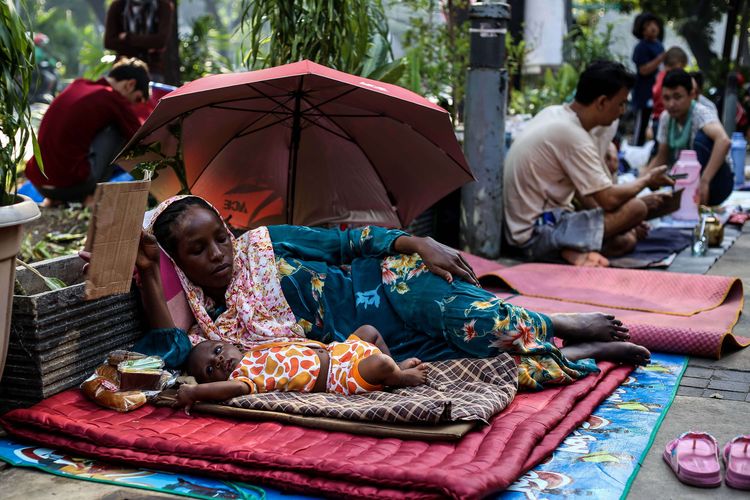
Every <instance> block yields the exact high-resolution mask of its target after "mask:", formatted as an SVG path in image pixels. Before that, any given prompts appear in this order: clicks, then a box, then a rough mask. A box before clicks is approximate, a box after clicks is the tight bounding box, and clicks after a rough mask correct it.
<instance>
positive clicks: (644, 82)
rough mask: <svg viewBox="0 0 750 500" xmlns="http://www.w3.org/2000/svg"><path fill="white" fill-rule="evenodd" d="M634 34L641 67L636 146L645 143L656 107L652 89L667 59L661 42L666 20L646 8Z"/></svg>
mask: <svg viewBox="0 0 750 500" xmlns="http://www.w3.org/2000/svg"><path fill="white" fill-rule="evenodd" d="M633 36H635V37H636V38H638V39H639V40H640V41H639V42H638V44H637V45H636V46H635V49H633V62H634V63H635V67H636V70H637V71H636V77H635V86H633V96H632V97H633V110H634V111H635V114H636V115H635V130H634V131H633V139H634V143H635V145H636V146H642V145H643V143H644V141H645V139H646V128H647V127H648V123H649V117H650V116H651V110H652V107H653V103H652V91H651V89H652V87H653V85H654V83H655V82H656V74H657V72H658V71H659V65H660V64H661V63H662V61H663V60H664V46H663V45H662V43H661V40H663V39H664V22H663V21H662V20H661V19H659V18H658V17H656V16H655V15H653V14H651V13H649V12H644V13H642V14H640V15H638V16H637V17H636V18H635V22H634V23H633Z"/></svg>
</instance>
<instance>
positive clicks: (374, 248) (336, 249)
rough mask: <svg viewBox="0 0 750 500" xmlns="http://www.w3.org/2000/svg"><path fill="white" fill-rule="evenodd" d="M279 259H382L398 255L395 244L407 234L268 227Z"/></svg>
mask: <svg viewBox="0 0 750 500" xmlns="http://www.w3.org/2000/svg"><path fill="white" fill-rule="evenodd" d="M268 232H269V235H270V236H271V242H272V243H273V251H274V253H275V254H276V255H277V256H278V257H292V258H299V259H302V260H316V261H323V262H326V263H328V264H331V265H335V266H338V265H342V264H350V263H351V261H352V260H353V259H355V258H357V257H374V258H382V257H386V256H388V255H393V254H394V253H397V252H396V251H395V249H394V248H393V242H394V241H395V240H396V239H397V238H399V237H400V236H404V235H407V233H406V232H404V231H401V230H400V229H385V228H382V227H377V226H365V227H359V228H352V229H346V230H339V229H324V228H317V227H306V226H268Z"/></svg>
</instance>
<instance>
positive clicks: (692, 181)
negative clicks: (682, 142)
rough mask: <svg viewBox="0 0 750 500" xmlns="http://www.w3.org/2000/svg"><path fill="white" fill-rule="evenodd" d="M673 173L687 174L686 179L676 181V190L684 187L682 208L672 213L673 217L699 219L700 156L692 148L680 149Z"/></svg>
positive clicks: (690, 219)
mask: <svg viewBox="0 0 750 500" xmlns="http://www.w3.org/2000/svg"><path fill="white" fill-rule="evenodd" d="M672 174H687V177H686V178H684V179H677V180H676V181H675V185H674V189H675V191H677V190H679V189H684V191H683V193H682V198H681V199H680V208H679V210H677V211H676V212H674V213H673V214H672V218H673V219H678V220H689V221H698V220H699V219H700V216H699V215H698V205H697V204H696V203H695V199H696V198H697V192H698V186H699V184H700V179H701V164H700V163H699V162H698V156H697V155H696V154H695V151H693V150H692V149H683V150H682V151H680V158H679V159H678V160H677V163H675V164H674V167H672Z"/></svg>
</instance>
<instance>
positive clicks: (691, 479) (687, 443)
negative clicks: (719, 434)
mask: <svg viewBox="0 0 750 500" xmlns="http://www.w3.org/2000/svg"><path fill="white" fill-rule="evenodd" d="M662 456H663V457H664V461H665V462H667V463H668V464H669V465H670V467H672V470H673V471H674V473H675V475H677V479H679V480H680V481H682V482H683V483H685V484H689V485H691V486H700V487H701V488H715V487H717V486H720V485H721V465H720V464H719V443H718V442H717V441H716V438H714V437H713V436H712V435H710V434H707V433H705V432H692V431H691V432H686V433H685V434H683V435H681V436H680V437H678V438H677V439H674V440H672V441H670V442H669V444H667V446H666V448H665V449H664V454H663V455H662Z"/></svg>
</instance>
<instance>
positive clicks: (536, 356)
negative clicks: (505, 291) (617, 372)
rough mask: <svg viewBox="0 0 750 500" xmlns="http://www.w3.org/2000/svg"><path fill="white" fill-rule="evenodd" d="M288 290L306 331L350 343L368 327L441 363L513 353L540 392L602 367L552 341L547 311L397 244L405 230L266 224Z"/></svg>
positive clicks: (401, 355)
mask: <svg viewBox="0 0 750 500" xmlns="http://www.w3.org/2000/svg"><path fill="white" fill-rule="evenodd" d="M268 230H269V233H270V236H271V241H272V243H273V250H274V254H275V256H276V263H277V266H278V269H279V275H280V277H281V287H282V290H283V292H284V296H285V297H286V299H287V302H288V303H289V306H290V307H291V309H292V312H294V315H295V316H296V318H297V320H298V323H299V324H300V325H302V327H303V328H304V330H305V333H306V334H307V336H308V337H309V338H311V339H314V340H319V341H321V342H326V343H327V342H332V341H339V342H342V341H344V340H346V338H347V337H348V336H349V334H350V333H351V332H352V331H353V330H355V329H356V328H357V327H359V326H361V325H364V324H370V325H373V326H375V327H376V328H377V329H378V330H379V331H380V333H381V334H382V336H383V338H384V340H385V342H386V344H388V347H389V348H390V349H391V353H392V355H393V357H394V358H395V359H396V360H399V361H400V360H403V359H406V358H408V357H412V356H414V357H417V358H419V359H421V360H422V361H435V360H442V359H451V358H460V357H489V356H494V355H497V354H498V353H501V352H507V353H510V354H512V355H513V356H514V357H515V359H516V362H517V363H518V365H519V385H520V387H523V388H525V389H541V388H542V387H543V386H544V385H547V384H566V383H570V382H572V381H573V380H576V379H578V378H581V377H582V376H584V375H586V374H588V373H591V372H595V371H597V368H596V365H595V363H594V362H593V360H583V361H578V362H573V361H570V360H568V359H566V358H565V357H564V356H563V355H562V354H561V353H560V351H559V350H558V349H557V348H556V347H555V346H554V345H553V344H552V324H551V322H550V320H549V318H548V317H547V316H545V315H543V314H539V313H534V312H531V311H527V310H526V309H523V308H521V307H516V306H513V305H511V304H509V303H507V302H505V301H503V300H501V299H498V298H497V297H495V296H494V295H493V294H491V293H490V292H487V291H486V290H483V289H481V288H478V287H476V286H474V285H471V284H469V283H466V282H464V281H461V280H454V282H453V283H448V282H447V281H445V280H444V279H443V278H441V277H439V276H436V275H435V274H433V273H431V272H430V271H429V270H428V269H427V267H426V266H425V264H424V263H423V262H422V259H421V258H420V257H419V256H418V255H416V254H415V255H403V254H399V253H397V252H395V251H394V250H393V243H394V241H395V240H396V239H397V238H398V237H399V236H403V235H406V234H407V233H405V232H403V231H400V230H386V229H383V228H379V227H375V226H369V227H364V228H357V229H349V230H344V231H339V230H335V229H318V228H309V227H301V226H269V227H268Z"/></svg>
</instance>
